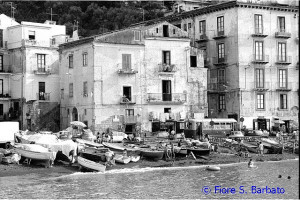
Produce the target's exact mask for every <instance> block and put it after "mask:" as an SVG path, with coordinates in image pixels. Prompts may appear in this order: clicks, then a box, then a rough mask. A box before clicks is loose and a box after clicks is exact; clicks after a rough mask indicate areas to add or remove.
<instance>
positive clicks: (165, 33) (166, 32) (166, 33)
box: [163, 25, 169, 37]
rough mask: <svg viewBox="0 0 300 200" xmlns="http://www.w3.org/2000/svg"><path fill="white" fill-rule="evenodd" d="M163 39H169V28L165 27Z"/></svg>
mask: <svg viewBox="0 0 300 200" xmlns="http://www.w3.org/2000/svg"><path fill="white" fill-rule="evenodd" d="M163 37H169V26H168V25H163Z"/></svg>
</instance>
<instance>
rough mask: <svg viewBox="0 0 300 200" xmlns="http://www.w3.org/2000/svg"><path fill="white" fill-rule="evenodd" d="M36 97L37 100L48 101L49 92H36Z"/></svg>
mask: <svg viewBox="0 0 300 200" xmlns="http://www.w3.org/2000/svg"><path fill="white" fill-rule="evenodd" d="M36 99H37V100H39V101H50V93H44V92H40V93H36Z"/></svg>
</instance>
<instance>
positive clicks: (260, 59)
mask: <svg viewBox="0 0 300 200" xmlns="http://www.w3.org/2000/svg"><path fill="white" fill-rule="evenodd" d="M268 62H269V55H256V54H253V55H252V63H256V64H267V63H268Z"/></svg>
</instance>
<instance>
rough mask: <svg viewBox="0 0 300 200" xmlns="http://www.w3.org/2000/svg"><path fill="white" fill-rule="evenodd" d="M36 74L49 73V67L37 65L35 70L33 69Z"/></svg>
mask: <svg viewBox="0 0 300 200" xmlns="http://www.w3.org/2000/svg"><path fill="white" fill-rule="evenodd" d="M33 73H34V74H36V75H49V74H51V72H50V68H49V67H46V66H45V67H38V68H37V70H33Z"/></svg>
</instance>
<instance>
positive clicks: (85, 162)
mask: <svg viewBox="0 0 300 200" xmlns="http://www.w3.org/2000/svg"><path fill="white" fill-rule="evenodd" d="M77 161H78V164H79V165H80V166H82V167H85V168H88V169H92V170H95V171H99V172H104V171H105V169H106V166H105V165H102V164H101V163H96V162H94V161H91V160H88V159H85V158H83V157H81V156H78V157H77Z"/></svg>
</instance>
